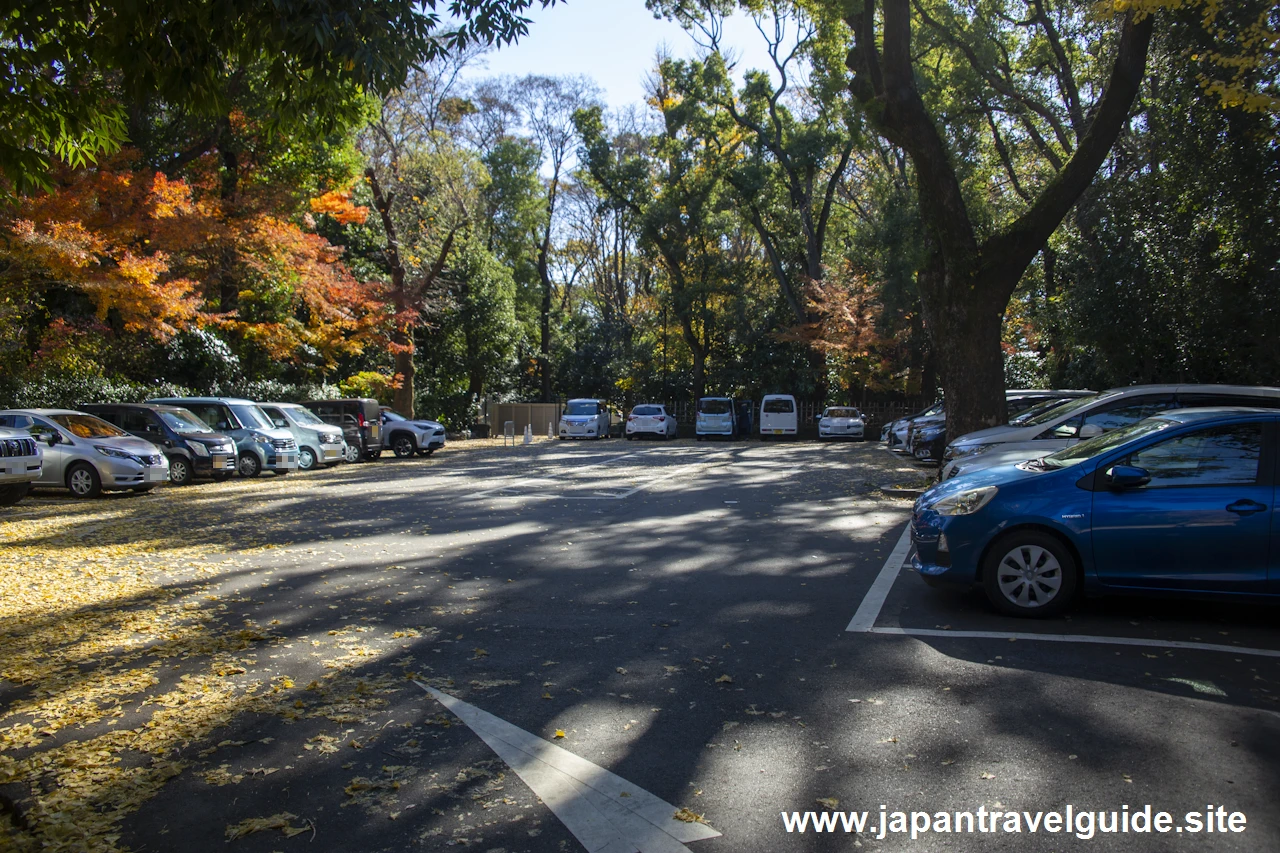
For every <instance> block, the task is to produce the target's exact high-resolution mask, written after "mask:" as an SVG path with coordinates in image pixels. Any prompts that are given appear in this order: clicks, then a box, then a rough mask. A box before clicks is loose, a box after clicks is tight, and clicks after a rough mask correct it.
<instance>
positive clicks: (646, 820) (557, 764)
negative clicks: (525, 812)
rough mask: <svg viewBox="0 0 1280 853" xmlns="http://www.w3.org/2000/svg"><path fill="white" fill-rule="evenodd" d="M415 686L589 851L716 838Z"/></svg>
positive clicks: (617, 851)
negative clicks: (503, 764)
mask: <svg viewBox="0 0 1280 853" xmlns="http://www.w3.org/2000/svg"><path fill="white" fill-rule="evenodd" d="M414 683H415V684H417V685H418V686H419V687H421V688H422V689H423V690H425V691H427V692H428V693H430V694H431V695H432V696H434V697H435V698H436V700H437V701H439V702H440V704H442V705H444V706H445V707H446V708H448V709H449V710H450V711H452V712H453V713H454V715H456V716H457V717H458V719H460V720H462V722H464V723H466V724H467V726H469V727H470V728H471V730H472V731H474V732H475V733H476V734H478V735H479V736H480V739H481V740H483V741H484V742H485V743H486V744H488V745H489V748H490V749H492V750H493V751H494V752H496V753H497V754H498V757H499V758H501V759H502V760H503V761H505V762H506V763H507V765H508V766H510V767H511V769H512V770H514V771H515V772H516V775H517V776H519V777H520V778H521V779H522V780H524V783H525V784H526V785H528V786H529V787H530V788H532V789H533V792H534V793H535V794H537V795H538V797H540V798H541V799H542V801H543V802H544V803H546V804H547V808H549V809H551V812H552V813H553V814H554V815H555V816H556V817H558V818H560V822H561V823H563V824H564V825H565V827H567V828H568V830H569V831H570V832H572V833H573V835H574V837H575V838H577V839H578V841H579V842H581V844H582V846H583V847H585V848H587V851H588V853H689V848H688V847H685V846H684V842H689V841H701V840H702V839H704V838H715V837H717V836H718V835H720V833H718V832H716V831H715V830H714V829H712V828H711V827H709V826H707V825H706V824H703V823H687V822H685V821H679V820H676V819H675V817H674V815H675V813H676V807H675V806H673V805H671V803H668V802H667V801H666V800H664V799H661V798H660V797H656V796H654V795H653V794H650V793H649V792H648V791H645V790H644V789H642V788H638V787H636V786H635V785H632V784H631V783H630V782H628V781H627V780H626V779H623V778H622V777H621V776H618V775H616V774H613V773H610V772H609V771H608V770H605V769H604V768H603V767H600V766H599V765H597V764H592V763H591V762H590V761H587V760H586V759H585V758H580V757H578V756H576V755H574V754H573V753H572V752H569V751H568V750H567V749H561V748H560V747H558V746H556V745H555V744H553V743H550V742H548V741H546V740H543V739H542V738H540V737H537V736H536V735H532V734H530V733H529V732H527V731H525V730H524V729H521V728H517V727H516V726H513V725H511V723H508V722H507V721H506V720H502V719H499V718H498V717H495V716H494V715H493V714H490V713H489V712H487V711H482V710H480V709H479V708H477V707H476V706H474V705H468V704H467V703H466V702H463V701H462V700H461V699H456V698H454V697H453V696H450V695H449V694H448V693H441V692H440V691H439V690H436V689H435V688H433V687H428V686H427V685H425V684H423V683H422V682H420V681H415V682H414Z"/></svg>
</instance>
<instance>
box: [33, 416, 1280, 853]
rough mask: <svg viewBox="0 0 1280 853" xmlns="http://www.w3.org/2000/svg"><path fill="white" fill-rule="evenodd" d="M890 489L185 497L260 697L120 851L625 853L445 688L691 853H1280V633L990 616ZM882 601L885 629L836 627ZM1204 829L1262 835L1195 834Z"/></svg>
mask: <svg viewBox="0 0 1280 853" xmlns="http://www.w3.org/2000/svg"><path fill="white" fill-rule="evenodd" d="M905 467H906V468H907V469H909V468H910V466H905ZM903 470H904V466H903V463H901V462H899V461H897V460H895V459H892V458H891V457H890V456H889V455H888V454H886V453H885V452H884V451H883V450H881V449H880V448H879V447H878V446H876V445H873V444H871V443H867V444H860V443H852V444H818V443H815V442H768V443H762V442H759V441H752V442H707V443H696V442H692V441H688V440H681V441H676V442H670V443H664V442H648V441H641V442H624V441H620V440H613V441H604V442H594V443H570V442H540V443H538V444H536V445H534V446H532V447H524V446H521V447H516V448H499V447H495V446H490V447H488V448H487V449H483V450H468V451H454V450H452V449H446V450H445V451H443V452H441V453H439V454H437V455H436V456H435V457H432V458H431V459H427V460H421V459H415V460H407V461H398V460H390V459H387V460H383V461H382V462H379V463H376V464H362V465H351V466H342V467H340V468H337V469H334V470H332V471H327V472H319V473H316V474H313V475H305V476H299V477H296V478H294V477H291V478H288V480H289V483H288V485H289V488H287V489H286V488H284V487H283V485H282V486H281V487H280V488H279V489H265V490H260V492H261V493H260V494H257V495H256V497H255V499H254V501H253V502H252V503H248V502H246V501H232V500H227V499H225V498H221V497H219V494H220V493H219V492H218V488H219V487H218V486H215V485H208V486H200V487H197V488H198V489H203V490H204V491H203V493H202V494H203V495H205V496H207V497H204V498H202V499H201V500H202V501H203V503H202V504H201V505H202V506H203V507H204V511H205V512H206V513H207V515H206V517H205V519H204V520H203V522H202V525H193V526H192V529H191V531H190V534H189V535H190V537H191V538H192V539H193V540H198V539H200V538H201V537H202V536H203V535H205V534H204V533H202V530H201V527H203V526H207V527H209V528H216V527H220V526H225V525H240V526H241V527H242V528H243V529H252V530H254V531H255V541H254V543H253V544H254V548H253V550H252V552H249V551H247V550H246V551H245V552H244V553H239V552H235V551H232V552H226V551H220V552H218V553H216V554H211V555H209V556H207V557H202V558H199V559H198V560H194V561H193V563H192V566H191V567H189V568H191V570H192V571H193V572H197V573H198V574H199V576H200V577H201V578H203V583H204V584H205V586H203V587H202V588H201V589H200V590H199V595H200V596H201V597H202V598H203V599H206V600H213V599H216V600H217V601H218V602H219V607H220V608H221V610H220V616H219V618H221V619H224V620H225V621H226V622H227V623H228V624H233V625H243V626H245V629H246V631H247V632H248V633H246V640H245V642H244V646H243V648H242V649H241V650H239V651H236V652H234V653H231V654H227V655H224V656H223V658H221V659H220V660H221V661H222V663H224V664H226V663H227V662H231V663H236V664H237V665H236V666H235V667H233V668H230V669H226V670H224V671H225V673H226V675H225V678H226V679H229V680H230V681H231V682H234V681H235V679H242V680H252V681H253V684H254V685H256V686H254V687H253V688H252V689H251V690H250V689H249V688H245V690H247V691H248V693H247V695H244V696H240V697H239V698H240V699H243V700H244V702H243V707H242V708H241V709H240V710H238V711H235V712H232V713H228V714H227V715H226V717H225V720H224V724H222V725H219V726H218V727H217V728H216V730H213V731H212V734H211V735H202V736H194V735H193V736H192V737H191V739H190V740H189V741H182V740H181V739H178V740H176V741H175V742H174V743H173V744H172V745H171V747H170V748H171V755H172V756H173V757H175V759H180V760H181V761H182V762H183V764H182V768H183V769H182V770H181V772H178V770H177V769H176V768H177V765H174V766H175V770H174V774H173V775H172V777H171V778H167V779H166V780H165V782H164V784H163V785H161V786H158V787H157V788H156V790H155V792H154V793H153V794H152V795H149V796H148V797H147V798H145V799H143V800H142V801H141V802H140V805H139V806H138V807H137V808H136V809H135V810H132V811H130V812H129V813H128V814H126V815H124V816H122V818H121V819H120V823H119V828H120V839H119V845H120V846H121V847H122V848H123V847H127V848H129V849H132V850H136V851H165V850H183V851H206V850H207V851H213V850H217V851H226V850H229V849H230V850H237V851H271V850H295V849H296V850H303V849H306V850H316V851H384V850H385V851H408V850H440V851H445V850H477V851H488V853H498V851H502V853H517V851H529V853H551V851H556V853H559V851H565V850H568V851H573V850H582V849H593V850H594V849H604V848H592V847H590V846H587V847H584V844H583V840H582V839H583V835H582V832H581V831H580V827H575V826H568V825H566V823H565V822H564V821H563V820H562V819H561V818H560V817H557V814H560V813H561V811H562V810H563V809H566V808H568V809H570V811H569V812H565V813H566V814H569V813H572V808H571V807H572V805H573V802H569V803H568V805H565V803H563V802H560V801H559V800H556V802H557V803H559V805H558V806H557V809H556V810H555V811H553V809H552V808H551V807H549V805H548V804H549V803H552V801H553V799H554V798H556V797H560V798H562V799H563V797H564V796H568V795H566V794H565V793H564V790H559V791H553V792H551V793H548V791H549V790H550V789H549V788H548V789H545V790H539V791H538V792H536V793H535V791H534V790H533V789H532V788H531V787H530V786H529V784H528V783H527V782H526V780H525V778H522V777H524V776H525V773H518V772H517V768H515V767H513V766H512V761H509V760H503V758H501V757H499V754H498V753H496V752H495V751H494V749H493V748H491V747H490V746H489V745H488V744H487V743H486V740H485V739H484V738H482V737H481V736H480V734H479V733H478V730H477V728H475V727H474V726H478V725H480V724H478V723H473V724H467V723H464V722H463V721H462V720H461V719H460V718H459V716H457V715H456V714H455V713H453V712H451V711H450V710H448V709H447V708H446V707H445V705H443V704H442V703H441V702H440V701H438V700H437V698H435V697H434V696H433V695H431V694H429V693H428V692H427V691H426V689H425V688H431V689H433V690H436V691H440V692H441V693H443V694H447V696H448V697H452V698H455V699H458V700H461V701H462V702H464V703H466V704H467V706H468V707H471V708H476V709H479V710H481V711H483V712H487V713H488V714H490V715H493V717H494V718H497V719H498V720H499V721H501V722H503V723H505V724H510V725H511V726H514V727H516V728H518V729H520V730H523V731H524V732H526V733H528V734H529V735H531V736H533V737H534V738H536V739H540V741H538V742H545V743H547V744H552V745H554V746H556V747H559V748H560V749H562V750H565V751H567V753H571V755H569V756H566V758H568V759H585V760H586V761H587V762H590V763H591V764H593V765H595V766H596V767H598V768H600V769H601V770H602V771H608V773H610V774H614V775H616V777H620V778H621V779H622V780H625V781H626V782H627V783H630V784H631V785H633V786H635V788H636V796H637V797H640V796H642V795H643V796H647V795H648V794H651V795H653V796H654V797H656V798H660V800H661V801H665V803H667V804H670V805H671V806H672V807H673V808H674V809H687V810H688V811H687V812H684V813H683V814H684V816H685V817H693V816H700V818H701V821H704V822H705V824H706V825H707V826H709V827H711V828H712V829H714V830H715V831H716V832H718V833H719V836H718V837H710V838H705V839H703V840H696V841H689V842H687V844H686V848H684V849H688V850H692V851H695V853H729V851H732V852H733V853H738V851H741V852H742V853H770V851H785V850H797V851H810V850H812V851H827V850H854V849H859V850H880V849H883V850H911V851H916V850H969V849H979V848H981V849H983V850H1010V851H1013V850H1017V851H1026V850H1030V851H1054V850H1120V849H1123V850H1125V851H1167V850H1196V851H1200V850H1247V851H1257V850H1268V849H1270V850H1275V849H1280V812H1277V809H1276V807H1275V803H1276V802H1277V795H1278V794H1280V716H1277V713H1276V711H1277V710H1280V707H1278V704H1280V703H1278V702H1277V700H1278V699H1280V657H1278V656H1276V655H1275V652H1276V651H1277V650H1280V634H1277V631H1276V629H1275V627H1274V626H1275V619H1274V612H1275V611H1274V610H1272V609H1260V608H1247V607H1228V606H1225V605H1204V604H1198V603H1197V604H1180V603H1169V602H1151V601H1140V600H1115V601H1111V600H1107V601H1101V602H1087V603H1085V604H1084V605H1083V606H1082V607H1081V608H1079V609H1078V610H1076V611H1075V612H1073V613H1072V614H1071V615H1069V616H1068V617H1064V618H1063V619H1059V620H1052V621H1049V622H1031V623H1028V622H1026V621H1025V620H1013V619H1008V618H1006V617H1001V616H998V615H996V614H994V613H993V612H992V611H991V610H990V609H989V608H988V607H987V606H986V605H985V603H984V602H983V601H982V599H981V597H980V596H979V595H977V594H969V593H945V592H937V591H933V590H930V589H928V588H926V587H925V586H924V585H923V584H922V583H921V582H920V581H919V579H918V578H916V577H914V576H912V574H911V572H910V569H909V568H903V567H902V564H901V557H902V551H901V550H899V551H898V552H897V553H896V555H895V547H896V546H898V545H899V544H900V542H901V541H902V534H903V530H904V528H905V525H906V522H907V518H908V514H909V510H910V503H909V502H908V501H905V500H896V499H890V498H886V497H884V496H882V495H881V494H880V493H879V492H878V490H877V487H878V486H879V485H880V484H882V483H886V482H891V481H893V479H894V478H895V477H900V476H904V475H903V474H902V471H903ZM284 482H285V481H281V483H284ZM165 491H172V490H165ZM193 494H194V492H193ZM163 499H164V498H163V496H162V495H161V494H160V493H157V494H156V495H153V496H147V497H145V498H133V497H132V496H131V497H130V498H126V499H124V500H137V501H138V502H139V505H141V502H142V501H152V502H154V501H157V500H163ZM44 500H46V501H51V500H53V499H50V498H46V499H44ZM119 503H121V504H122V505H125V506H128V504H123V501H121V502H119ZM35 505H36V506H37V507H40V506H41V499H40V498H37V499H36V502H35ZM66 506H67V507H68V509H67V511H68V512H76V511H80V508H81V507H82V506H83V505H82V504H72V503H71V502H66ZM255 518H256V519H258V520H259V522H260V523H258V522H255V520H254V519H255ZM891 556H896V557H897V561H896V562H895V561H893V560H891V559H890V558H891ZM886 566H888V568H886ZM175 577H177V575H176V574H175ZM878 578H884V580H882V582H881V583H880V585H879V586H878V587H877V588H876V592H875V593H874V596H873V598H872V599H870V604H868V606H867V607H865V608H863V611H862V612H863V614H864V616H867V618H868V619H869V621H868V622H867V625H864V626H863V627H864V629H865V628H866V627H868V626H870V628H871V630H857V631H850V630H847V629H848V628H849V626H850V622H851V620H852V619H853V617H854V614H855V612H858V611H859V607H860V606H861V605H863V603H864V602H866V601H868V596H869V594H872V592H873V587H876V581H877V579H878ZM175 583H177V581H176V580H175ZM960 632H967V633H960ZM1035 634H1045V635H1054V636H1053V637H1051V638H1049V639H1039V638H1037V637H1035V636H1029V635H1035ZM1072 637H1075V638H1077V639H1074V640H1073V639H1071V638H1072ZM1079 638H1089V639H1087V640H1086V639H1079ZM1107 638H1117V639H1116V640H1115V641H1114V642H1113V641H1112V640H1110V639H1107ZM1196 643H1199V644H1201V645H1205V646H1213V647H1214V648H1199V647H1196V646H1194V645H1181V644H1196ZM1232 646H1235V647H1237V648H1236V649H1232V648H1230V647H1232ZM1217 647H1222V648H1217ZM202 665H203V664H202ZM176 666H179V665H175V667H176ZM236 670H238V672H237V671H236ZM183 672H184V670H182V669H180V668H175V669H174V670H173V672H172V674H171V675H170V676H168V678H169V679H177V678H181V677H184V676H183ZM161 681H162V682H163V681H165V677H161ZM244 683H248V681H245V682H244ZM268 685H269V686H268ZM229 695H230V694H229ZM236 695H237V696H239V694H236ZM267 695H270V696H272V697H274V698H273V702H272V703H262V702H259V700H260V699H263V698H264V697H266V696H267ZM249 699H252V700H253V701H248V700H249ZM255 703H257V704H255ZM143 704H145V703H143ZM146 713H151V710H150V709H145V708H143V707H142V705H139V706H138V708H137V709H132V710H130V711H129V712H128V714H126V715H125V717H124V719H125V724H126V725H128V724H134V723H136V720H135V719H134V717H133V716H130V715H135V716H136V715H145V714H146ZM492 725H494V726H497V725H498V723H497V722H494V723H492ZM508 738H509V739H511V738H510V736H508ZM535 746H536V742H535ZM530 748H532V747H530ZM139 763H140V766H141V765H142V764H145V762H141V761H140V762H139ZM125 764H126V765H127V764H128V761H127V760H126V761H125ZM526 771H527V768H526ZM528 778H534V777H533V776H529V777H528ZM547 784H550V783H547ZM645 792H647V794H646V793H645ZM619 796H624V797H627V796H630V794H629V793H627V792H625V791H624V792H623V793H622V794H620V795H619ZM14 798H15V799H16V800H19V801H20V797H19V796H15V797H14ZM107 800H108V801H109V800H110V797H109V796H108V797H107ZM570 800H572V797H570ZM620 802H621V801H620ZM624 805H625V803H624ZM1147 805H1150V806H1151V809H1152V811H1156V812H1158V811H1167V812H1169V813H1171V814H1172V815H1174V816H1175V817H1176V823H1177V824H1178V826H1180V827H1182V828H1183V829H1185V830H1186V831H1174V830H1172V829H1171V830H1170V831H1169V832H1164V833H1159V832H1147V833H1143V832H1129V833H1120V832H1115V833H1108V832H1101V831H1097V830H1095V831H1093V832H1092V837H1090V838H1087V839H1086V838H1080V837H1077V836H1078V835H1084V834H1086V833H1084V832H1080V833H1069V832H1051V831H1049V830H1048V828H1047V824H1042V825H1041V826H1040V827H1039V828H1038V829H1037V830H1036V831H1034V832H1033V831H1031V830H1030V829H1029V827H1028V826H1027V825H1026V824H1025V823H1022V824H1021V828H1022V831H1021V832H1016V833H1015V832H1011V831H1008V832H1006V831H987V832H984V831H981V830H979V831H975V832H972V833H969V832H958V833H951V834H947V833H939V832H934V831H932V828H931V831H929V832H917V837H916V838H914V839H913V838H912V837H911V835H910V834H909V833H906V832H904V833H885V834H884V837H882V838H878V837H877V836H878V835H880V834H881V833H880V832H879V831H878V830H877V829H876V827H877V824H878V822H879V821H880V814H881V809H882V807H883V808H884V810H885V813H886V818H888V817H889V816H891V814H892V813H893V812H895V811H902V812H904V813H906V814H907V815H908V817H906V818H904V819H905V820H907V821H908V822H909V821H910V820H913V819H914V818H911V817H910V813H912V812H927V813H929V814H937V813H940V812H946V813H949V814H950V813H955V812H978V811H979V810H980V809H981V810H983V811H981V812H979V813H980V814H982V815H985V814H988V813H989V812H991V811H1001V812H1005V813H1008V812H1010V811H1013V812H1017V813H1019V814H1020V815H1021V813H1022V812H1026V813H1028V814H1033V813H1035V812H1047V811H1055V810H1056V811H1059V812H1063V811H1065V810H1066V809H1067V807H1068V806H1070V807H1071V809H1072V810H1073V811H1074V812H1080V811H1082V810H1101V811H1104V812H1109V811H1112V810H1114V811H1116V812H1117V813H1121V812H1123V811H1130V812H1137V811H1140V810H1142V809H1143V808H1144V806H1147ZM1207 806H1208V807H1210V811H1213V810H1214V809H1216V808H1218V807H1219V806H1222V807H1224V808H1225V813H1226V814H1230V813H1235V812H1239V813H1243V814H1244V815H1245V816H1246V817H1247V823H1246V828H1245V829H1244V831H1243V832H1232V831H1230V830H1228V831H1225V832H1214V833H1212V834H1209V833H1206V832H1203V831H1202V832H1191V828H1190V826H1187V825H1185V824H1186V823H1187V822H1186V821H1185V820H1184V814H1185V813H1187V812H1201V813H1202V812H1204V810H1205V809H1206V807H1207ZM105 807H106V806H105V805H104V808H105ZM806 811H813V812H823V813H825V812H833V811H834V812H840V813H844V814H846V815H847V814H848V813H856V812H860V811H867V812H869V813H870V815H869V821H868V825H867V826H866V827H865V828H864V830H863V831H862V832H861V833H858V832H853V831H845V830H844V828H843V827H841V828H839V829H838V830H837V831H835V832H815V830H814V829H813V828H812V827H810V828H808V829H806V831H805V832H799V831H798V830H797V828H796V826H794V822H793V826H792V827H791V830H792V831H788V827H787V825H786V824H787V821H784V819H783V816H782V813H784V812H786V813H791V812H806ZM281 816H285V817H283V818H282V817H281ZM264 819H266V820H265V822H263V823H258V824H255V823H254V821H255V820H258V821H263V820H264ZM1022 820H1023V818H1022V817H1020V818H1019V821H1022ZM1126 820H1127V816H1126ZM571 822H572V820H571ZM957 822H958V821H957ZM1135 825H1136V824H1135ZM1005 828H1007V827H1004V825H1003V824H1002V830H1003V829H1005ZM575 830H578V831H575ZM623 834H624V835H625V833H623ZM623 841H624V842H626V839H623ZM649 843H650V844H655V845H656V844H659V842H649ZM661 843H662V844H665V843H666V841H662V842H661ZM677 844H678V842H677ZM624 846H625V844H624ZM608 849H610V850H612V849H615V848H608ZM616 849H624V847H618V848H616ZM631 849H654V850H657V849H660V845H659V846H651V847H649V848H645V847H644V846H643V844H636V846H634V847H632V848H631ZM661 849H664V850H676V849H680V848H678V847H675V848H672V847H669V846H668V847H661Z"/></svg>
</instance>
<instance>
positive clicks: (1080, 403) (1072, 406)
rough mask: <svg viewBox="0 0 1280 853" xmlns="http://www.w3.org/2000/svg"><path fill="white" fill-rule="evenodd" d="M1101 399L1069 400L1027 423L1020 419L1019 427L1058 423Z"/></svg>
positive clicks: (1080, 398) (1078, 398) (1029, 419)
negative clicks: (1062, 418)
mask: <svg viewBox="0 0 1280 853" xmlns="http://www.w3.org/2000/svg"><path fill="white" fill-rule="evenodd" d="M1099 399H1101V397H1077V398H1076V399H1074V400H1068V401H1066V402H1065V403H1061V404H1059V405H1057V406H1054V407H1053V408H1051V409H1048V410H1046V411H1043V412H1041V413H1040V414H1038V415H1036V416H1035V417H1032V418H1028V419H1027V420H1025V421H1024V420H1021V419H1019V421H1018V425H1019V426H1040V425H1041V424H1047V423H1049V421H1056V420H1058V419H1059V418H1061V417H1063V416H1064V415H1068V414H1070V413H1071V412H1074V411H1076V410H1078V409H1083V408H1084V407H1085V406H1088V405H1090V404H1092V403H1095V402H1097V401H1098V400H1099Z"/></svg>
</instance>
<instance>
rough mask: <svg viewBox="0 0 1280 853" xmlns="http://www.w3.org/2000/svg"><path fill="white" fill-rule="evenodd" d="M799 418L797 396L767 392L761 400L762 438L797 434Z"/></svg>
mask: <svg viewBox="0 0 1280 853" xmlns="http://www.w3.org/2000/svg"><path fill="white" fill-rule="evenodd" d="M797 425H798V420H797V417H796V398H795V397H792V396H791V395H790V394H765V395H764V399H763V400H761V401H760V440H761V441H764V440H765V439H767V438H769V437H770V436H775V435H789V436H793V437H794V436H795V434H796V427H797Z"/></svg>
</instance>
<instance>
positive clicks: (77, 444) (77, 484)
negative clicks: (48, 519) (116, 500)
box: [0, 409, 169, 498]
mask: <svg viewBox="0 0 1280 853" xmlns="http://www.w3.org/2000/svg"><path fill="white" fill-rule="evenodd" d="M0 418H3V419H4V420H3V423H4V424H5V425H7V426H11V427H13V428H16V429H23V430H26V431H27V432H28V433H29V434H30V435H31V437H32V438H34V439H35V440H36V441H37V442H42V443H43V444H44V448H43V450H44V458H43V460H42V464H41V472H40V479H39V480H37V481H36V482H35V485H37V486H54V487H60V488H67V489H70V490H71V494H73V495H75V496H76V497H78V498H94V497H97V496H98V495H99V494H101V493H102V492H104V491H106V492H110V491H125V490H130V491H135V492H149V491H151V490H152V489H154V488H155V487H156V486H158V485H160V484H161V483H163V482H164V481H166V480H168V479H169V460H168V459H166V458H165V455H164V453H162V452H161V451H160V448H158V447H156V446H155V445H154V444H152V443H151V442H149V441H145V440H144V439H141V438H137V437H135V436H132V435H129V433H127V432H125V431H124V430H122V429H120V428H119V427H117V426H113V425H111V424H109V423H107V422H106V421H104V420H102V419H101V418H98V417H94V416H93V415H90V414H88V413H86V412H77V411H74V410H71V409H10V410H8V411H4V412H0Z"/></svg>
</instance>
